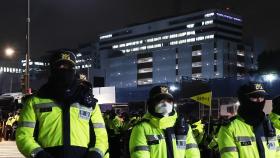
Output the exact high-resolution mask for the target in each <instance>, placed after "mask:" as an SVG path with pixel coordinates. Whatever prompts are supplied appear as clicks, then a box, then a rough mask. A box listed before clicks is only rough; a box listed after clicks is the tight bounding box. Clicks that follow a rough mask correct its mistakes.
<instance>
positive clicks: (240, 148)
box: [218, 82, 280, 158]
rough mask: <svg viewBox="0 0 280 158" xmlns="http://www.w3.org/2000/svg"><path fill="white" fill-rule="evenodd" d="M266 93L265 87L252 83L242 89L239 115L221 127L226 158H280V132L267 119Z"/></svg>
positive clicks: (221, 148)
mask: <svg viewBox="0 0 280 158" xmlns="http://www.w3.org/2000/svg"><path fill="white" fill-rule="evenodd" d="M266 95H267V94H266V92H265V90H264V89H263V87H262V85H261V84H258V83H251V82H250V83H248V84H245V85H243V86H241V87H240V88H239V90H238V99H239V102H240V107H239V109H238V115H237V116H236V117H234V118H232V119H231V121H229V122H228V123H227V124H225V125H224V126H222V127H221V129H220V131H219V134H218V146H219V151H220V154H221V157H222V158H252V157H254V158H265V157H266V158H276V157H279V156H280V155H279V143H278V141H277V139H276V135H277V134H278V133H279V131H278V130H275V128H274V127H273V126H272V124H271V122H270V120H269V119H267V117H266V116H265V114H264V112H263V108H264V105H265V96H266Z"/></svg>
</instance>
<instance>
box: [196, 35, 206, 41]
mask: <svg viewBox="0 0 280 158" xmlns="http://www.w3.org/2000/svg"><path fill="white" fill-rule="evenodd" d="M201 40H204V36H199V37H196V41H201Z"/></svg>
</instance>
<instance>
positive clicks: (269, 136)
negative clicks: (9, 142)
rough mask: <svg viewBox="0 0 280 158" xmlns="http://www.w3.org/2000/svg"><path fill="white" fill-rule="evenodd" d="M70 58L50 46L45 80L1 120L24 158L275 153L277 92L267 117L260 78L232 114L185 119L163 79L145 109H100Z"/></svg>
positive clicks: (279, 133)
mask: <svg viewBox="0 0 280 158" xmlns="http://www.w3.org/2000/svg"><path fill="white" fill-rule="evenodd" d="M75 63H76V62H75V55H74V54H73V53H72V52H71V51H65V50H63V51H58V52H56V53H55V54H54V55H53V56H52V58H51V59H50V76H49V79H48V82H47V83H46V84H44V85H43V86H42V87H41V88H40V89H39V90H38V91H37V92H36V93H35V94H32V95H30V96H27V97H25V98H24V100H23V103H24V106H23V108H22V110H21V111H20V116H19V118H17V117H18V115H15V117H12V115H11V116H10V117H9V118H8V120H7V121H6V122H5V123H4V125H5V126H9V128H5V129H11V130H10V131H12V132H8V135H9V137H11V138H14V137H15V138H16V143H17V147H18V149H19V151H20V152H21V153H22V154H23V155H24V156H25V157H33V158H61V157H64V158H73V157H75V158H103V157H104V158H109V157H111V158H200V157H203V158H204V157H205V158H219V157H221V158H252V157H253V158H265V157H269V158H278V157H280V147H279V142H280V141H279V140H280V128H279V127H280V126H279V125H280V97H276V98H274V99H273V110H272V113H271V114H269V115H265V113H264V112H263V109H264V105H265V102H266V98H267V96H268V94H267V93H266V91H265V89H264V88H263V87H262V85H261V84H259V83H253V82H250V83H247V84H245V85H242V86H241V87H240V88H239V90H238V93H237V95H238V100H239V102H240V106H239V109H238V113H237V115H236V116H234V117H232V118H230V119H225V118H220V119H219V120H213V119H210V122H208V121H207V120H208V119H203V120H199V119H197V118H192V119H191V120H188V119H186V118H187V116H185V114H184V113H183V112H182V111H177V110H176V108H175V106H174V102H175V101H176V100H175V99H174V97H173V96H172V94H171V93H169V91H168V87H167V86H166V85H157V86H154V87H152V88H151V89H150V91H149V97H148V99H147V111H146V112H145V113H142V112H130V113H128V112H122V113H120V112H119V111H115V110H114V109H112V110H110V111H106V112H105V113H101V110H100V107H99V105H98V104H97V100H96V99H95V98H94V96H93V94H92V85H91V83H89V82H88V81H86V80H81V79H78V78H76V77H75V73H76V72H75ZM18 113H19V111H18ZM18 113H17V114H18ZM16 122H17V123H16ZM14 125H16V127H17V129H16V134H14V131H15V130H13V129H14V128H15V127H13V126H14ZM14 135H15V136H14Z"/></svg>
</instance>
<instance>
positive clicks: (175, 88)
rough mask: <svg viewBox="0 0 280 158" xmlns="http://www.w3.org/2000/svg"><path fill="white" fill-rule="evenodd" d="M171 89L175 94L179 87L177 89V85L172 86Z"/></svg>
mask: <svg viewBox="0 0 280 158" xmlns="http://www.w3.org/2000/svg"><path fill="white" fill-rule="evenodd" d="M169 89H170V90H171V91H172V92H175V91H176V90H178V87H176V86H175V85H171V86H170V87H169Z"/></svg>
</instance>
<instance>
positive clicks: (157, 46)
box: [154, 43, 162, 48]
mask: <svg viewBox="0 0 280 158" xmlns="http://www.w3.org/2000/svg"><path fill="white" fill-rule="evenodd" d="M159 47H162V44H161V43H160V44H155V45H154V48H159Z"/></svg>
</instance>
